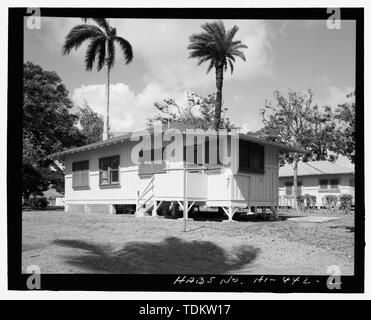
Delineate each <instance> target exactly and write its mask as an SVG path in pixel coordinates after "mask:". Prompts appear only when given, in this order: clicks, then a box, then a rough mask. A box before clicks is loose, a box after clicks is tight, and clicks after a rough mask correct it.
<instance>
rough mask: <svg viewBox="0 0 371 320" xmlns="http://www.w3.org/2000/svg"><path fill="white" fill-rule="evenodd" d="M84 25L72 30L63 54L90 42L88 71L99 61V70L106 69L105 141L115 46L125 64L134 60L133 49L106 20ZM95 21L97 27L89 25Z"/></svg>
mask: <svg viewBox="0 0 371 320" xmlns="http://www.w3.org/2000/svg"><path fill="white" fill-rule="evenodd" d="M83 20H84V22H85V23H84V24H80V25H77V26H75V27H73V28H72V29H71V31H70V32H69V33H68V34H67V36H66V38H65V42H64V45H63V54H69V53H70V52H71V50H72V49H75V50H77V49H78V48H79V47H80V46H81V44H82V43H83V42H84V41H86V40H88V41H89V45H88V48H87V50H86V54H85V67H86V70H88V71H91V70H92V69H93V65H94V62H95V60H96V59H97V62H96V64H97V70H98V71H100V70H101V69H102V68H103V67H106V72H107V78H106V113H105V114H104V125H103V140H106V139H108V130H109V94H110V70H111V68H112V67H113V65H114V62H115V44H117V45H118V46H119V48H120V49H121V51H122V53H123V58H124V61H125V64H128V63H130V62H131V61H132V60H133V49H132V47H131V44H130V43H129V41H127V40H126V39H124V38H122V37H119V36H117V34H116V28H113V27H111V26H110V25H109V22H108V20H107V19H105V18H83ZM89 20H93V22H95V24H96V25H93V24H90V23H87V22H88V21H89Z"/></svg>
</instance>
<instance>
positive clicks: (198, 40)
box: [188, 20, 247, 130]
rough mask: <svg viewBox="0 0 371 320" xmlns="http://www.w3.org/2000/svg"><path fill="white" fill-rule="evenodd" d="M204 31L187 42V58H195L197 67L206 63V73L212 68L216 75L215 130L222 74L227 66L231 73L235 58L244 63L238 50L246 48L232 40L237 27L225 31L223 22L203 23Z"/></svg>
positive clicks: (217, 126) (220, 102) (219, 107)
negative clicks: (188, 43) (207, 64)
mask: <svg viewBox="0 0 371 320" xmlns="http://www.w3.org/2000/svg"><path fill="white" fill-rule="evenodd" d="M201 28H202V29H203V30H204V31H205V32H202V33H198V34H193V35H192V36H191V37H190V38H189V41H190V42H191V43H190V45H189V46H188V49H190V50H191V53H190V54H189V58H197V59H198V62H197V65H200V64H201V63H203V62H206V61H208V62H209V67H208V69H207V73H209V72H210V70H211V69H212V68H215V74H216V88H217V92H216V101H215V124H214V125H215V129H216V130H218V129H219V127H220V117H221V110H222V88H223V73H224V71H227V68H228V66H229V67H230V69H231V74H232V73H233V63H234V62H235V57H239V58H241V59H242V60H243V61H246V57H245V55H244V54H243V52H242V51H240V49H244V48H247V46H246V45H244V44H242V43H241V41H239V40H233V38H234V36H235V34H236V32H237V31H238V29H239V28H238V27H237V26H234V27H233V28H232V29H230V30H228V31H226V30H225V27H224V23H223V21H220V20H219V21H214V22H211V23H205V24H204V25H202V26H201Z"/></svg>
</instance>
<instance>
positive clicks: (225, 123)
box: [148, 92, 235, 130]
mask: <svg viewBox="0 0 371 320" xmlns="http://www.w3.org/2000/svg"><path fill="white" fill-rule="evenodd" d="M215 99H216V98H215V94H209V95H208V96H207V97H202V96H200V95H198V94H195V93H192V92H188V93H187V102H186V104H185V106H179V105H178V104H177V103H176V102H175V100H174V99H165V100H163V102H161V103H158V102H156V103H155V108H156V109H157V111H158V113H157V115H156V116H154V117H152V118H149V119H148V124H149V125H150V126H151V125H153V124H154V123H156V122H160V123H162V124H167V121H169V120H170V121H172V122H181V123H184V124H186V125H189V126H191V127H196V128H201V129H205V130H207V129H209V128H213V127H214V126H215V121H216V120H215V104H216V103H215ZM227 110H228V109H227V108H224V109H223V110H222V116H221V120H220V125H219V128H223V129H229V128H235V126H234V125H233V124H231V121H230V119H229V118H228V117H226V116H225V113H226V112H227Z"/></svg>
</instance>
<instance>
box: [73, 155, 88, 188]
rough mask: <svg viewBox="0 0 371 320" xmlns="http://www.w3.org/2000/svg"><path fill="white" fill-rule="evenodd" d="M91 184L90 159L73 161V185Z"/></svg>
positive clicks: (83, 185)
mask: <svg viewBox="0 0 371 320" xmlns="http://www.w3.org/2000/svg"><path fill="white" fill-rule="evenodd" d="M88 186H89V160H85V161H78V162H73V163H72V187H74V188H75V187H88Z"/></svg>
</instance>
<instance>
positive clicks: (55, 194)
mask: <svg viewBox="0 0 371 320" xmlns="http://www.w3.org/2000/svg"><path fill="white" fill-rule="evenodd" d="M44 197H46V198H56V197H64V195H63V194H61V193H59V192H58V191H57V190H55V189H53V188H50V189H48V190H46V191H44Z"/></svg>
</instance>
